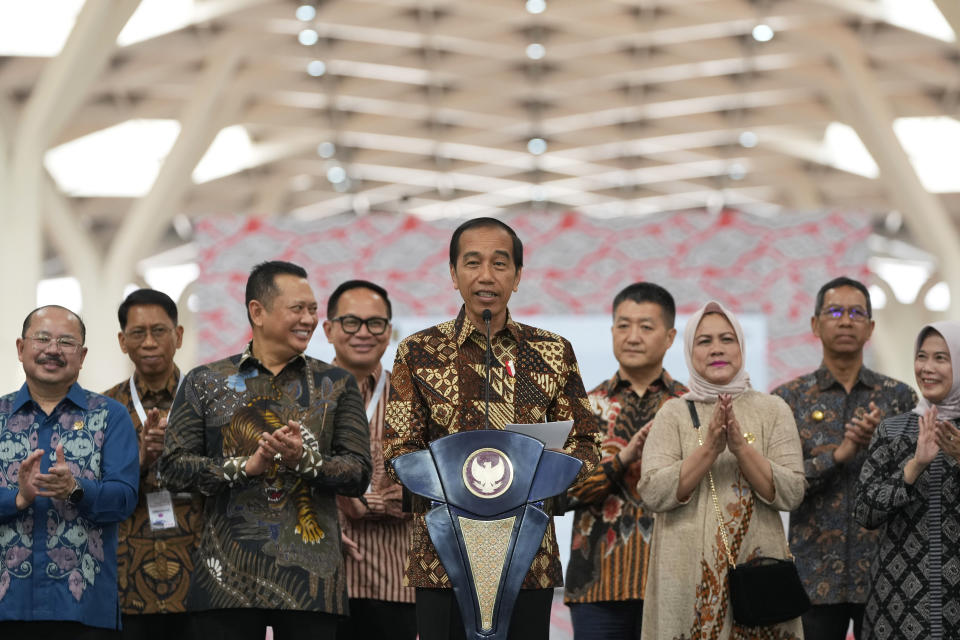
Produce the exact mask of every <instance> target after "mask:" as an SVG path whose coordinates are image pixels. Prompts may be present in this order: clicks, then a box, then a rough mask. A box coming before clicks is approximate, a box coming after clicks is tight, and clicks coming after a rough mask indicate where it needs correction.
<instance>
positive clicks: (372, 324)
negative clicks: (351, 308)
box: [330, 315, 390, 336]
mask: <svg viewBox="0 0 960 640" xmlns="http://www.w3.org/2000/svg"><path fill="white" fill-rule="evenodd" d="M330 322H339V323H340V326H341V327H342V328H343V332H344V333H350V334H353V333H356V332H357V331H360V327H362V326H363V325H367V331H369V332H370V333H371V334H373V335H375V336H379V335H383V332H384V331H386V330H387V327H389V326H390V318H383V317H380V316H373V317H372V318H358V317H357V316H354V315H346V316H337V317H336V318H334V319H332V320H331V321H330Z"/></svg>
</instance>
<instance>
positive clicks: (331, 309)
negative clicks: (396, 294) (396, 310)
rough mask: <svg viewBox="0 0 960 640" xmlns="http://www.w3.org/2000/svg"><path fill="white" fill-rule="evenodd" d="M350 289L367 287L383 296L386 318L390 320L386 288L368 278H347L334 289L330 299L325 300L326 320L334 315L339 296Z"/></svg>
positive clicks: (390, 313) (391, 311) (389, 306)
mask: <svg viewBox="0 0 960 640" xmlns="http://www.w3.org/2000/svg"><path fill="white" fill-rule="evenodd" d="M351 289H369V290H370V291H373V292H374V293H375V294H377V295H378V296H380V297H381V298H383V302H384V304H386V305H387V318H388V319H391V320H392V319H393V305H391V304H390V297H389V296H388V295H387V290H386V289H384V288H383V287H381V286H380V285H378V284H374V283H372V282H370V281H368V280H347V281H346V282H343V283H341V284H340V286H338V287H337V288H336V289H334V290H333V293H331V294H330V299H329V300H327V319H328V320H333V318H334V316H335V315H336V313H337V305H338V304H339V303H340V297H341V296H342V295H343V294H345V293H346V292H347V291H350V290H351Z"/></svg>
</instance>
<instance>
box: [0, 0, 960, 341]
mask: <svg viewBox="0 0 960 640" xmlns="http://www.w3.org/2000/svg"><path fill="white" fill-rule="evenodd" d="M27 5H33V6H34V9H33V10H31V9H28V8H27ZM131 16H133V17H132V18H131ZM128 21H129V24H128ZM957 32H960V3H958V2H957V0H589V1H584V0H545V1H543V0H530V1H528V2H525V1H524V0H481V1H472V2H471V1H468V0H319V1H316V0H314V1H311V0H302V1H291V0H142V1H141V0H86V2H84V1H83V0H31V2H30V3H25V2H22V0H0V178H2V179H3V180H4V182H3V183H0V184H5V188H4V189H3V194H0V195H2V196H3V201H2V204H3V205H4V206H3V207H2V208H0V219H2V220H3V223H4V227H5V228H6V229H7V230H8V232H7V233H6V234H4V237H0V262H2V263H3V265H2V266H4V267H6V268H8V269H9V268H17V269H18V273H20V274H22V275H23V279H24V280H25V284H20V285H17V286H18V287H20V290H19V293H20V294H23V295H28V294H29V292H30V291H31V287H33V288H34V289H35V287H36V282H37V281H38V280H39V279H40V278H41V277H50V276H55V275H73V276H75V277H77V278H78V279H79V281H80V285H81V287H82V288H83V289H84V297H85V300H89V299H90V297H89V294H88V291H89V290H95V289H96V290H104V289H105V290H106V291H108V292H112V293H111V297H110V298H109V300H111V302H110V304H109V305H105V306H108V307H109V308H110V309H111V311H110V314H111V315H112V309H113V308H114V303H113V302H112V300H113V298H115V297H116V296H117V295H119V293H118V292H119V290H122V287H123V286H124V285H125V284H127V283H129V282H131V281H134V280H137V279H138V278H140V277H142V273H140V274H138V273H137V272H138V271H141V272H142V270H143V265H144V262H143V261H144V259H149V258H150V257H151V256H156V255H158V254H159V255H161V258H159V259H157V258H154V262H155V263H158V264H159V263H167V264H169V263H174V262H178V261H179V262H183V261H188V260H189V259H190V257H189V251H188V250H187V251H186V252H184V251H183V249H182V247H184V246H187V247H188V246H189V240H190V235H191V224H190V220H191V218H193V217H195V216H199V215H204V214H209V213H236V214H260V215H291V216H298V217H301V218H308V219H309V218H314V217H319V216H328V215H334V214H342V213H345V212H347V213H349V212H353V213H355V214H356V215H364V214H366V213H368V212H371V211H385V212H393V213H408V214H414V215H420V216H425V217H437V216H474V215H481V214H483V215H491V214H492V215H496V214H498V213H504V212H513V211H529V210H532V209H536V210H543V209H546V210H571V209H575V210H579V211H582V212H584V213H587V214H591V215H598V216H613V215H628V216H643V215H647V214H651V213H659V212H664V211H675V210H676V211H678V210H688V209H702V208H706V209H707V210H711V211H715V210H718V209H719V208H721V207H731V208H737V209H742V210H745V211H750V212H755V213H758V214H762V215H789V213H790V212H791V211H797V210H810V209H840V210H863V211H868V212H872V213H876V214H878V231H879V233H878V240H877V242H878V243H879V244H878V247H877V249H878V252H879V253H881V254H884V253H888V254H891V255H896V256H898V257H901V258H902V257H904V256H905V255H906V256H907V257H910V256H912V255H917V256H921V257H923V256H928V257H929V256H936V261H937V262H936V270H937V271H939V273H940V274H941V275H940V276H939V277H938V278H937V280H943V279H945V280H946V281H947V282H948V284H950V283H951V281H952V279H953V278H956V279H957V286H956V287H955V288H953V289H954V290H955V291H960V251H958V249H960V239H958V233H957V222H958V221H960V168H958V165H960V163H958V162H957V160H960V151H958V150H957V149H958V148H960V147H958V146H954V145H951V144H950V140H951V139H952V140H954V141H955V144H956V145H960V122H958V118H960V45H958V42H957V37H956V33H957ZM118 35H119V38H118ZM41 36H42V37H41ZM931 142H932V143H931ZM951 154H952V160H953V162H952V163H951V162H950V158H951ZM890 212H894V213H890ZM884 221H886V223H887V225H886V226H885V225H884V224H883V222H884ZM178 248H180V249H178ZM11 252H13V253H11ZM911 252H912V253H911ZM13 254H15V255H16V260H15V261H14V258H13V257H12V255H13ZM163 256H166V257H163ZM171 256H172V257H171ZM148 262H149V260H148ZM138 265H139V267H138ZM950 274H957V275H956V276H953V277H951V276H950ZM14 293H17V292H14ZM84 306H85V307H87V306H88V305H86V304H85V305H84ZM85 313H86V314H88V315H89V313H90V312H89V310H88V309H86V308H85ZM8 324H9V325H10V327H13V326H14V324H13V323H12V322H9V323H8Z"/></svg>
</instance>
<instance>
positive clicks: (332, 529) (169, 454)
mask: <svg viewBox="0 0 960 640" xmlns="http://www.w3.org/2000/svg"><path fill="white" fill-rule="evenodd" d="M289 420H295V421H298V422H300V423H301V425H302V428H301V435H302V438H303V449H302V454H301V458H300V462H299V464H298V466H297V467H296V468H295V469H289V468H287V467H286V466H282V465H280V464H274V465H273V466H272V467H270V468H268V469H267V471H266V472H265V473H264V474H262V475H259V476H255V477H248V476H247V475H246V473H245V472H244V466H245V465H246V462H247V460H248V459H249V458H250V456H252V455H253V454H254V453H255V452H256V450H257V447H258V442H259V437H260V434H261V433H262V432H265V431H266V432H272V431H275V430H277V429H279V428H281V427H282V426H284V425H286V424H287V421H289ZM369 438H370V436H369V432H368V429H367V418H366V414H365V412H364V408H363V400H362V398H361V396H360V391H359V390H358V389H357V383H356V382H355V381H354V379H353V377H352V376H351V375H350V374H349V373H347V372H346V371H344V370H343V369H339V368H337V367H333V366H331V365H328V364H326V363H324V362H321V361H319V360H315V359H313V358H309V357H307V356H305V355H303V354H300V355H299V356H297V357H295V358H293V359H292V360H290V362H288V363H287V364H286V365H285V366H284V368H283V369H282V370H281V371H280V373H278V374H277V375H274V374H273V373H271V372H270V370H269V369H267V368H266V367H265V366H263V364H262V363H261V362H260V361H259V360H257V358H256V357H254V355H253V352H252V346H251V345H247V348H246V349H245V350H244V352H243V353H241V354H237V355H234V356H232V357H230V358H226V359H224V360H220V361H218V362H213V363H210V364H206V365H202V366H200V367H197V368H195V369H193V370H192V371H191V372H190V373H188V374H187V375H186V377H185V378H184V382H183V385H182V386H181V388H180V391H179V392H177V398H176V400H174V403H173V408H172V410H171V412H170V418H169V423H168V426H167V433H166V438H165V440H164V447H163V453H162V454H161V456H160V460H159V468H158V474H159V480H160V484H161V486H164V487H166V488H168V489H169V490H170V491H199V492H200V493H202V494H203V495H204V496H205V497H206V499H205V504H204V514H203V517H204V525H203V533H202V534H201V537H200V546H199V548H198V550H197V554H196V561H195V565H196V566H195V568H194V571H193V575H192V577H191V582H190V589H189V592H188V595H187V609H188V610H208V609H231V608H260V609H283V610H296V611H315V612H324V613H331V614H335V615H345V614H346V612H347V587H346V580H345V576H344V568H343V558H342V556H341V553H340V527H339V523H338V521H337V507H336V502H335V496H336V494H337V493H342V494H345V495H353V496H360V495H362V494H363V491H364V490H365V489H366V487H367V485H368V483H369V482H370V472H371V462H370V445H369Z"/></svg>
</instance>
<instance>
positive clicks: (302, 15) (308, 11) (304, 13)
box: [297, 4, 317, 22]
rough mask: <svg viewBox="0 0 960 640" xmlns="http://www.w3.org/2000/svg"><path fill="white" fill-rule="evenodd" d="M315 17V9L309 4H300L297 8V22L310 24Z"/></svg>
mask: <svg viewBox="0 0 960 640" xmlns="http://www.w3.org/2000/svg"><path fill="white" fill-rule="evenodd" d="M316 17H317V9H316V7H314V6H313V5H311V4H302V5H300V6H299V7H297V20H300V21H301V22H310V21H311V20H313V19H314V18H316Z"/></svg>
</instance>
